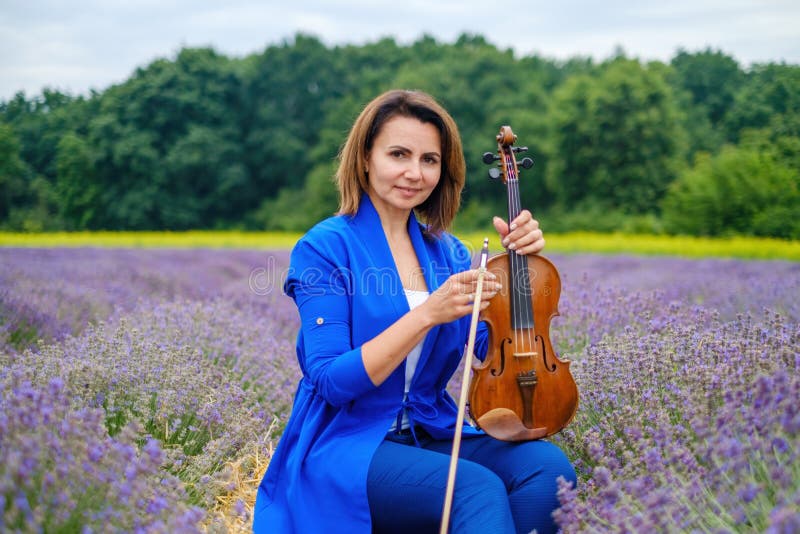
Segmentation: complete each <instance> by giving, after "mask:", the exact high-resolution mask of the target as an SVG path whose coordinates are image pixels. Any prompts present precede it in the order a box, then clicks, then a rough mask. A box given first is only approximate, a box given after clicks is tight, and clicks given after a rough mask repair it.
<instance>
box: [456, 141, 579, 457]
mask: <svg viewBox="0 0 800 534" xmlns="http://www.w3.org/2000/svg"><path fill="white" fill-rule="evenodd" d="M516 139H517V136H516V135H514V133H513V132H512V131H511V127H510V126H503V127H502V128H500V133H498V134H497V146H498V149H497V155H495V154H493V153H491V152H487V153H486V154H484V155H483V161H484V163H487V164H491V163H494V162H495V161H498V160H499V163H498V164H497V167H498V168H492V169H490V171H489V175H490V176H491V177H493V178H499V177H500V176H502V178H503V183H504V184H505V185H506V189H507V193H508V221H509V223H510V222H511V221H512V220H514V218H516V217H517V215H519V213H520V211H521V210H522V208H521V206H520V195H519V178H518V167H517V160H516V158H515V156H514V154H516V153H520V152H524V151H526V150H527V148H526V147H515V146H513V145H514V143H515V142H516ZM520 164H521V165H522V167H523V168H526V169H527V168H530V167H531V166H532V165H533V160H531V159H530V158H524V159H523V160H522V161H521V162H520ZM486 269H487V270H488V271H490V272H492V273H494V275H495V276H497V280H498V281H499V282H500V283H501V284H502V287H503V290H502V291H501V292H500V293H498V294H497V295H496V296H495V297H494V298H493V299H492V300H490V301H489V306H488V307H487V308H486V309H485V310H484V311H483V313H482V319H483V320H484V321H485V322H486V324H487V326H488V330H489V347H488V350H487V354H486V358H485V359H484V361H483V362H482V363H478V364H474V365H473V366H472V370H473V377H472V382H471V384H470V391H469V410H470V415H471V416H472V418H473V420H474V421H475V422H476V424H477V425H478V426H479V427H480V428H481V429H483V430H484V431H485V432H486V433H487V434H489V435H490V436H493V437H495V438H497V439H500V440H504V441H528V440H534V439H540V438H543V437H547V436H550V435H552V434H555V433H557V432H559V431H560V430H561V429H563V428H564V427H565V426H567V425H568V424H569V422H570V421H571V420H572V418H573V417H574V415H575V412H576V411H577V409H578V387H577V385H576V384H575V380H574V379H573V377H572V374H571V373H570V370H569V365H570V362H569V361H568V360H561V359H560V358H559V357H558V355H557V354H556V352H555V350H554V349H553V345H552V343H551V341H550V336H549V330H550V320H551V319H552V318H553V317H554V316H556V315H558V300H559V297H560V295H561V278H560V276H559V274H558V271H557V270H556V268H555V266H554V265H553V263H552V262H550V260H548V259H547V258H545V257H543V256H540V255H538V254H537V255H528V256H522V255H519V254H517V253H516V252H514V251H513V250H507V251H506V253H505V254H499V255H496V256H493V257H492V258H490V259H489V260H488V262H487V266H486Z"/></svg>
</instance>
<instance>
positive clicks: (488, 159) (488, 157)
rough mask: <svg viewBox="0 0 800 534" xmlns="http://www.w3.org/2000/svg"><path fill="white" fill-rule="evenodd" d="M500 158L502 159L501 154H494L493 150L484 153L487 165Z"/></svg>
mask: <svg viewBox="0 0 800 534" xmlns="http://www.w3.org/2000/svg"><path fill="white" fill-rule="evenodd" d="M498 159H500V156H498V155H497V154H493V153H491V152H485V153H484V154H483V162H484V163H485V164H487V165H491V164H492V163H494V162H495V161H497V160H498Z"/></svg>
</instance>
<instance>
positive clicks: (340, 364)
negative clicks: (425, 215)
mask: <svg viewBox="0 0 800 534" xmlns="http://www.w3.org/2000/svg"><path fill="white" fill-rule="evenodd" d="M423 229H424V228H423V227H422V225H421V224H420V223H419V222H418V221H417V220H416V218H415V217H414V215H413V213H412V214H411V215H410V217H409V220H408V233H409V236H410V238H411V242H412V245H413V247H414V250H415V252H416V254H417V258H418V260H419V263H420V266H421V267H422V269H423V273H424V277H425V282H426V283H427V286H428V289H429V290H430V291H431V292H433V291H435V290H436V289H437V288H438V287H439V286H440V285H441V284H443V283H444V282H445V281H446V280H447V279H448V277H449V276H450V275H452V274H453V273H456V272H460V271H464V270H467V269H469V267H470V263H471V255H470V253H469V251H468V250H467V249H466V247H464V245H463V244H462V243H460V242H459V241H458V240H457V239H456V238H454V237H453V236H451V235H449V234H446V233H445V234H443V235H441V236H439V237H436V238H433V237H429V236H426V235H424V233H423ZM284 291H285V292H286V294H287V295H289V296H290V297H292V298H293V299H294V300H295V302H296V304H297V307H298V310H299V312H300V321H301V323H300V331H299V333H298V338H297V358H298V361H299V364H300V368H301V371H302V373H303V378H302V379H301V380H300V384H299V385H298V388H297V392H296V395H295V400H294V405H293V409H292V415H291V417H290V418H289V421H288V423H287V425H286V429H285V430H284V433H283V436H282V437H281V440H280V443H279V444H278V447H277V448H276V450H275V453H274V455H273V457H272V459H271V461H270V465H269V468H268V470H267V473H266V474H265V475H264V479H263V480H262V482H261V485H260V486H259V489H258V494H257V497H256V504H255V508H254V522H253V530H254V532H257V533H261V532H276V533H284V532H286V533H292V532H297V533H315V532H347V533H364V534H368V533H370V532H372V520H371V514H370V505H369V500H368V495H367V478H368V471H369V469H370V464H371V462H372V460H373V457H374V456H375V454H376V451H377V450H378V448H379V446H380V445H381V444H382V443H383V442H384V438H385V437H386V434H387V430H388V429H389V428H390V427H391V426H392V425H393V424H395V422H396V421H398V420H399V418H400V416H401V415H402V413H403V412H404V411H405V413H406V414H407V415H408V418H409V421H410V423H411V425H412V429H414V428H420V429H422V432H424V434H425V436H426V437H430V439H432V440H448V439H452V436H453V434H454V431H455V422H456V417H457V406H456V404H455V402H454V401H453V399H452V398H451V397H450V395H449V394H448V393H447V392H446V390H445V388H446V385H447V382H448V380H449V378H450V377H451V375H452V374H453V372H454V371H455V370H456V368H457V367H458V364H459V361H460V359H461V356H462V352H463V349H464V345H465V343H466V339H467V335H468V331H469V316H466V317H463V318H461V319H459V320H456V321H453V322H451V323H446V324H441V325H438V326H435V327H434V328H432V329H431V330H430V331H429V333H428V334H427V336H426V337H425V340H424V342H423V346H422V352H421V355H420V358H419V362H418V364H417V368H416V371H415V374H414V377H413V379H412V382H411V387H410V390H409V392H408V396H407V398H406V399H404V390H405V362H403V364H401V365H400V366H398V368H397V369H395V371H394V372H393V373H392V374H391V375H390V376H389V377H388V378H387V379H386V380H385V381H384V382H383V383H382V384H381V385H380V386H377V387H376V386H375V385H374V384H373V383H372V381H371V380H370V378H369V376H368V375H367V372H366V370H365V369H364V364H363V362H362V359H361V346H362V345H363V344H364V343H366V342H367V341H369V340H370V339H372V338H374V337H375V336H377V335H378V334H380V333H381V332H382V331H384V330H385V329H386V328H388V327H389V326H390V325H391V324H393V323H394V322H395V321H397V320H398V319H399V318H400V317H401V316H402V315H404V314H405V313H407V312H408V311H409V306H408V302H407V300H406V297H405V295H404V293H403V286H402V282H401V280H400V277H399V275H398V273H397V269H396V266H395V263H394V260H393V258H392V254H391V251H390V249H389V245H388V242H387V241H386V238H385V236H384V233H383V232H382V231H381V222H380V219H379V217H378V213H377V211H376V210H375V208H374V206H373V205H372V203H371V201H370V199H369V197H368V195H366V194H363V195H362V199H361V204H360V206H359V210H358V212H357V213H356V214H355V215H352V216H350V215H341V216H336V217H332V218H329V219H326V220H325V221H322V222H321V223H319V224H317V225H316V226H314V227H313V228H312V229H311V230H309V232H308V233H307V234H306V235H305V236H303V238H301V239H300V240H299V241H298V243H297V245H296V246H295V248H294V249H293V251H292V256H291V266H290V270H289V273H288V276H287V279H286V282H285V285H284ZM486 338H487V336H486V332H485V330H483V331H481V332H480V333H479V336H478V340H477V342H476V354H485V352H486V342H487V339H486ZM463 432H464V435H465V438H466V437H469V436H470V435H472V436H477V435H483V433H482V432H480V431H478V430H476V429H474V428H472V427H470V426H469V425H466V426H464V429H463ZM413 437H414V436H412V438H413Z"/></svg>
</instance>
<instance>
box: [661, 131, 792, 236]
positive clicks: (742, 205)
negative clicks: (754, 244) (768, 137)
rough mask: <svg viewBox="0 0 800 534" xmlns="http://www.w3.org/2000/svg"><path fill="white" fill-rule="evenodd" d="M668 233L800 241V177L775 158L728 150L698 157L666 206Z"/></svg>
mask: <svg viewBox="0 0 800 534" xmlns="http://www.w3.org/2000/svg"><path fill="white" fill-rule="evenodd" d="M663 218H664V223H665V226H666V228H667V230H668V231H670V232H673V233H685V234H693V235H710V236H725V235H734V234H744V235H768V236H773V237H783V238H793V239H797V238H800V175H799V174H798V173H797V170H796V169H792V168H791V167H789V166H787V165H786V164H784V163H782V162H780V161H777V160H776V158H775V157H774V154H772V153H769V152H766V151H758V150H754V149H753V148H752V147H736V146H731V145H727V146H725V147H723V149H722V150H721V151H720V152H719V154H717V155H714V156H711V155H708V154H700V155H699V156H698V157H697V160H696V162H695V164H694V166H693V167H692V168H691V169H688V170H687V171H686V172H684V173H683V174H681V176H680V177H679V178H678V179H677V180H676V181H675V183H673V184H672V186H671V187H670V190H669V192H668V194H667V195H666V197H665V198H664V202H663Z"/></svg>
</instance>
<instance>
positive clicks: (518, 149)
mask: <svg viewBox="0 0 800 534" xmlns="http://www.w3.org/2000/svg"><path fill="white" fill-rule="evenodd" d="M511 150H512V151H514V152H515V153H517V154H519V153H520V152H527V151H528V147H526V146H514V147H511Z"/></svg>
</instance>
